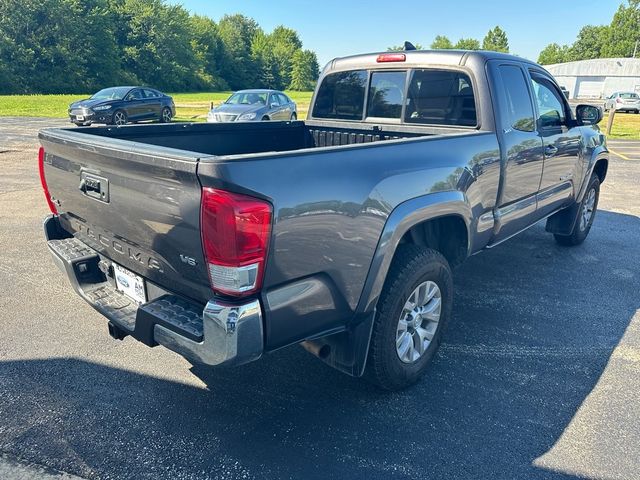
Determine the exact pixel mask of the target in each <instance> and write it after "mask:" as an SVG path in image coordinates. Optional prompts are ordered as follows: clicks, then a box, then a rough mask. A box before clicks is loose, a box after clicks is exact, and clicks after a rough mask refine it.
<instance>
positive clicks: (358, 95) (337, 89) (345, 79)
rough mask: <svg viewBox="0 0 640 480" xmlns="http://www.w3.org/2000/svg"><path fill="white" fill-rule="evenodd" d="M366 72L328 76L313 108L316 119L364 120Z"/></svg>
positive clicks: (339, 73)
mask: <svg viewBox="0 0 640 480" xmlns="http://www.w3.org/2000/svg"><path fill="white" fill-rule="evenodd" d="M366 86H367V72H366V70H352V71H348V72H338V73H332V74H330V75H327V76H326V77H325V78H324V80H322V84H321V85H320V88H319V90H318V95H317V98H316V101H315V105H314V107H313V116H314V117H315V118H336V119H341V120H362V113H363V110H364V94H365V89H366Z"/></svg>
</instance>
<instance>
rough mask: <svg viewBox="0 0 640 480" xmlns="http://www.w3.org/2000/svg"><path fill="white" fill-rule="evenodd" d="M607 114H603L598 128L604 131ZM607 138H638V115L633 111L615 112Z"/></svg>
mask: <svg viewBox="0 0 640 480" xmlns="http://www.w3.org/2000/svg"><path fill="white" fill-rule="evenodd" d="M608 117H609V114H605V116H604V118H603V119H602V122H600V129H601V130H602V131H603V132H605V133H606V131H607V122H608V120H609V118H608ZM608 138H620V139H626V140H640V115H639V114H635V113H616V115H615V117H614V118H613V126H612V128H611V135H608Z"/></svg>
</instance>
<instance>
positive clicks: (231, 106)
mask: <svg viewBox="0 0 640 480" xmlns="http://www.w3.org/2000/svg"><path fill="white" fill-rule="evenodd" d="M297 119H298V112H297V109H296V104H295V102H294V101H293V100H291V99H290V98H289V97H287V96H286V95H285V94H284V93H282V92H279V91H277V90H240V91H238V92H236V93H234V94H233V95H231V96H230V97H229V98H228V99H227V100H226V101H225V102H224V103H223V104H222V105H220V106H218V107H215V108H212V109H211V111H210V112H209V114H208V115H207V122H210V123H213V122H261V121H266V120H277V121H287V120H291V121H293V120H297Z"/></svg>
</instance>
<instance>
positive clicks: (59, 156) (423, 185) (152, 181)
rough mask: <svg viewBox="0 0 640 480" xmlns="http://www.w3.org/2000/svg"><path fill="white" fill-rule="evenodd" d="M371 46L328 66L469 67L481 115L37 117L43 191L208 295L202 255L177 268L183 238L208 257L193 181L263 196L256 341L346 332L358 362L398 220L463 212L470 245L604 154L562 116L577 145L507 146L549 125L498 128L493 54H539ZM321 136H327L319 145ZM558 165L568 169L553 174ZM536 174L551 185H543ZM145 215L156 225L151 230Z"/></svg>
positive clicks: (549, 201) (538, 211)
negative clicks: (167, 121)
mask: <svg viewBox="0 0 640 480" xmlns="http://www.w3.org/2000/svg"><path fill="white" fill-rule="evenodd" d="M375 57H376V55H372V56H371V55H369V56H362V57H350V58H347V59H341V60H336V61H334V62H332V63H330V66H329V68H328V69H325V71H324V72H323V75H326V74H328V73H329V72H330V71H332V70H331V69H332V68H333V69H352V68H361V67H367V66H368V67H370V68H371V67H373V68H378V67H379V68H396V69H397V68H398V67H405V66H425V65H427V66H434V65H438V66H439V67H441V68H442V66H448V67H450V68H456V69H464V70H465V71H467V72H468V74H469V75H470V77H471V78H472V82H473V83H474V88H475V92H476V96H477V108H478V118H479V124H480V125H479V127H478V128H477V129H470V128H455V127H454V128H442V127H416V126H414V125H412V126H411V127H408V126H403V125H384V124H380V123H377V124H371V123H367V122H326V121H322V122H320V121H316V120H314V119H311V120H309V121H308V122H306V124H303V123H302V122H294V123H273V122H270V123H269V124H248V125H240V124H234V125H216V124H209V125H184V126H180V125H166V126H148V127H125V128H119V129H90V130H86V131H85V132H84V133H82V132H81V133H78V131H76V132H68V131H64V130H52V131H45V132H42V133H41V134H40V138H41V142H42V143H43V145H44V146H45V148H46V149H47V151H48V152H50V154H52V155H53V156H54V157H53V158H54V165H55V166H56V167H57V168H52V167H53V165H47V176H48V178H49V179H50V183H51V185H52V191H53V194H54V195H55V196H59V197H60V198H62V199H63V207H64V206H65V205H67V204H68V205H70V206H71V207H73V208H74V209H78V210H79V211H82V212H84V213H86V215H87V218H88V219H89V221H90V222H91V221H96V222H99V223H101V224H103V225H108V226H110V227H111V228H112V229H113V231H117V232H119V233H120V235H121V236H123V237H125V238H128V239H130V240H135V241H136V242H137V243H139V244H141V246H142V247H145V248H147V251H148V252H151V254H154V253H157V254H159V255H160V256H161V261H162V262H164V263H163V265H166V266H167V271H168V272H170V273H169V274H168V275H167V276H166V277H165V278H160V277H151V276H152V275H153V272H152V271H149V270H145V269H141V268H138V266H137V265H131V264H128V263H125V266H127V267H129V268H132V269H134V270H135V271H138V272H139V273H141V274H143V275H145V276H146V275H150V278H154V279H155V280H156V281H157V282H158V283H159V284H160V285H163V286H165V287H166V288H168V289H174V290H177V291H179V292H181V293H183V295H185V296H189V297H190V298H193V299H194V300H196V301H200V302H202V303H205V302H206V300H208V297H209V296H210V293H208V292H209V290H208V282H207V279H206V274H205V273H204V267H203V265H202V263H199V267H198V268H196V269H194V270H189V271H188V272H185V271H184V270H180V269H179V268H180V267H181V266H179V265H178V264H177V263H176V260H175V258H174V257H172V256H171V255H172V254H173V255H176V254H177V253H178V252H180V253H182V252H183V251H184V252H186V253H187V254H189V255H193V256H195V258H197V260H198V262H203V258H202V252H201V250H200V248H201V247H200V243H199V242H200V237H199V228H198V212H199V198H200V197H199V196H200V186H201V185H202V186H212V187H217V188H225V189H229V190H232V191H236V192H239V193H245V194H249V195H254V196H256V197H259V198H263V199H266V200H268V201H269V202H270V203H271V204H272V205H273V211H274V219H273V230H272V238H271V242H270V250H269V257H268V263H267V267H266V274H265V279H264V286H263V290H262V292H261V301H262V304H263V308H264V327H265V349H266V350H272V349H276V348H279V347H282V346H285V345H288V344H290V343H295V342H299V341H301V340H305V339H313V338H319V337H323V336H324V337H326V336H328V335H330V334H331V335H334V334H338V333H339V332H346V335H347V337H346V338H347V340H345V342H343V343H344V345H347V346H346V347H345V348H347V350H348V349H349V348H351V349H353V350H354V351H355V350H357V353H356V354H355V357H357V358H351V359H347V360H344V359H343V360H340V362H342V363H340V365H339V366H340V368H342V369H344V370H346V371H349V372H350V373H355V374H359V373H361V370H362V368H363V366H364V360H365V359H366V345H367V342H368V335H369V332H370V328H368V327H369V326H370V322H371V319H372V318H373V317H372V314H373V312H374V309H375V304H376V300H377V298H378V296H379V294H380V290H381V288H382V284H383V282H384V278H385V277H386V272H387V271H388V267H389V265H390V263H391V259H392V258H393V254H394V252H395V248H396V247H397V245H398V243H399V242H400V240H401V238H402V236H403V234H404V233H405V232H406V231H407V230H408V229H410V228H411V227H412V226H414V225H416V224H418V223H420V222H424V221H426V220H429V219H433V218H437V217H441V216H445V215H447V216H449V215H453V216H457V217H459V218H461V219H462V220H463V221H464V224H465V225H466V227H467V229H468V239H469V242H468V248H467V253H468V254H469V255H471V254H474V253H477V252H479V251H480V250H482V249H483V248H486V247H489V246H492V245H495V244H497V243H499V242H501V241H504V240H505V239H506V238H509V237H510V236H511V235H514V234H515V233H518V232H519V231H521V230H522V229H524V228H527V227H529V226H530V225H532V224H534V223H536V222H537V221H539V220H540V219H542V218H544V217H545V216H548V215H550V214H552V213H553V212H554V211H557V210H559V209H561V208H563V207H566V206H569V205H571V204H572V203H573V201H574V200H575V199H579V198H581V197H580V196H579V192H582V191H583V189H584V185H585V181H586V180H587V179H588V178H589V175H590V172H591V170H592V169H593V166H594V164H595V162H596V160H598V159H605V158H606V154H607V150H606V147H605V144H604V137H603V136H602V135H601V134H600V133H599V130H598V129H597V127H575V129H574V128H572V130H574V131H575V132H576V134H579V135H580V137H579V140H578V144H577V146H576V144H575V141H574V139H573V138H572V139H570V141H571V142H572V143H571V145H572V147H571V149H567V150H566V152H561V155H559V156H557V157H548V158H546V159H543V158H541V156H540V153H539V152H537V151H536V152H534V153H533V157H531V158H529V157H527V156H524V157H523V158H522V159H519V158H516V156H514V155H512V154H511V153H510V148H511V147H513V146H515V145H518V144H519V143H523V142H525V143H526V142H528V141H530V140H533V141H535V142H537V143H538V144H540V145H544V142H545V141H549V139H542V138H540V136H538V135H537V134H532V135H528V136H527V138H519V137H518V138H515V137H514V138H513V139H509V138H507V135H506V132H505V125H503V122H502V119H501V117H500V113H499V110H497V109H494V101H495V100H494V99H496V98H497V97H498V96H499V95H500V90H499V89H497V88H496V86H495V83H494V81H493V80H494V79H493V76H492V74H491V68H490V65H489V64H488V61H489V60H493V61H495V62H498V63H499V62H516V63H517V64H518V65H522V66H523V67H524V68H525V70H526V69H529V68H537V67H536V66H535V64H533V63H530V62H527V61H524V60H521V59H516V58H515V57H511V56H508V55H501V54H491V53H487V52H476V53H468V52H456V51H453V52H415V53H414V52H408V53H407V63H406V64H402V65H398V64H394V65H383V64H375ZM320 81H322V77H321V79H320ZM572 122H573V120H572ZM496 126H497V128H496ZM87 133H91V134H92V135H86V134H87ZM110 137H115V138H110ZM118 138H127V140H126V141H125V140H118ZM563 138H564V137H563V136H562V135H559V136H558V137H557V138H553V139H552V141H554V142H563V141H565V140H563ZM243 139H244V142H243V141H242V140H243ZM248 139H251V140H252V141H247V140H248ZM319 139H322V142H323V143H322V145H324V146H322V147H318V146H316V142H318V140H319ZM381 140H384V141H381ZM345 141H346V142H348V143H350V144H347V145H344V144H343V143H344V142H345ZM354 142H359V143H354ZM149 144H152V145H149ZM171 145H180V146H185V145H192V147H191V148H193V149H194V150H195V151H199V152H202V153H200V154H198V153H191V152H188V151H177V150H174V149H172V148H169V146H171ZM183 148H184V147H183ZM520 160H522V163H523V164H524V165H525V166H524V167H523V166H521V165H520V164H519V163H518V162H519V161H520ZM556 162H557V163H556ZM149 165H151V166H152V168H151V169H149ZM529 165H531V168H529ZM557 165H560V166H558V167H557ZM82 167H88V168H91V169H93V170H95V171H94V172H93V173H94V174H96V175H102V176H105V177H108V178H109V180H110V182H111V183H110V189H111V195H112V197H113V198H114V202H115V203H113V205H112V207H113V208H112V210H110V212H111V213H110V215H111V216H108V215H107V211H108V210H107V209H105V208H104V206H103V205H91V204H89V203H87V202H86V201H81V200H80V198H81V197H79V195H80V193H78V191H77V185H75V182H76V181H79V176H78V175H79V171H80V169H81V168H82ZM556 167H557V172H556ZM567 168H569V170H570V171H571V172H572V175H571V176H570V177H568V178H565V180H562V179H561V178H560V176H564V173H565V170H566V169H567ZM545 171H546V172H547V175H546V176H545V175H544V173H543V172H545ZM69 172H71V173H73V175H68V173H69ZM149 172H151V174H149ZM561 172H562V173H563V175H560V173H561ZM554 176H555V177H558V179H557V180H555V177H554ZM542 181H544V182H545V183H544V185H545V187H546V188H543V189H542V190H540V185H541V182H542ZM82 200H86V199H82ZM117 202H122V203H120V204H118V203H117ZM542 207H544V208H542ZM66 217H67V216H64V218H66ZM145 221H147V222H155V224H159V225H161V226H162V227H163V229H156V230H153V229H152V228H151V227H149V225H148V224H147V223H145ZM167 229H168V230H167ZM105 254H108V252H105ZM180 274H182V275H183V277H182V278H181V277H180ZM363 345H364V347H363ZM310 348H311V349H313V347H310ZM352 356H353V355H352ZM349 362H351V364H349ZM337 364H338V360H336V361H335V362H334V365H337Z"/></svg>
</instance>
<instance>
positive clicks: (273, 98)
mask: <svg viewBox="0 0 640 480" xmlns="http://www.w3.org/2000/svg"><path fill="white" fill-rule="evenodd" d="M274 103H275V104H276V106H278V107H279V106H280V100H278V95H277V94H275V93H272V94H271V95H270V96H269V106H271V105H273V104H274Z"/></svg>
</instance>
